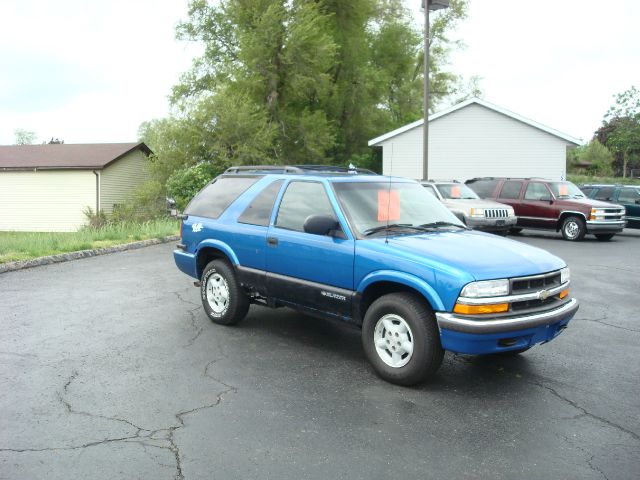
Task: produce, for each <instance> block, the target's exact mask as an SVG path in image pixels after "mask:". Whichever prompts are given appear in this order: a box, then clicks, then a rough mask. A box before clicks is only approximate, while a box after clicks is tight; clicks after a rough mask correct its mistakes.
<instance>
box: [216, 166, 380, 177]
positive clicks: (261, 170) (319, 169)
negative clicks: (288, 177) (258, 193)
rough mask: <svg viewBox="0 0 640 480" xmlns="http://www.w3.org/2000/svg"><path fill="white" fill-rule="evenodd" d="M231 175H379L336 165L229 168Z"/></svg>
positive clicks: (227, 172)
mask: <svg viewBox="0 0 640 480" xmlns="http://www.w3.org/2000/svg"><path fill="white" fill-rule="evenodd" d="M224 173H225V174H229V173H253V174H269V173H271V174H278V173H279V174H284V173H294V174H305V173H347V174H358V173H361V174H367V175H377V173H375V172H374V171H372V170H368V169H366V168H356V167H351V166H349V167H342V166H336V165H242V166H238V167H229V168H227V169H226V170H225V172H224Z"/></svg>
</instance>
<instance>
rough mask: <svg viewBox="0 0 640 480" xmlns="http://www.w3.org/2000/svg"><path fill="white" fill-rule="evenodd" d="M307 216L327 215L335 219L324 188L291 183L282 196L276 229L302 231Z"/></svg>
mask: <svg viewBox="0 0 640 480" xmlns="http://www.w3.org/2000/svg"><path fill="white" fill-rule="evenodd" d="M309 215H329V216H331V217H334V218H335V213H334V211H333V207H332V206H331V203H330V202H329V197H327V192H325V190H324V186H323V185H322V184H321V183H318V182H291V183H290V184H289V185H288V186H287V190H286V191H285V192H284V195H283V196H282V201H281V202H280V210H278V218H277V219H276V227H279V228H286V229H287V230H295V231H298V232H303V231H304V228H303V226H304V221H305V220H306V219H307V217H309Z"/></svg>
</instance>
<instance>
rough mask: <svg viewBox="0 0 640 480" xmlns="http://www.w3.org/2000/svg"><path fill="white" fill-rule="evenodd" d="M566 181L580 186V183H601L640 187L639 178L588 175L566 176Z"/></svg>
mask: <svg viewBox="0 0 640 480" xmlns="http://www.w3.org/2000/svg"><path fill="white" fill-rule="evenodd" d="M567 180H569V181H570V182H573V183H575V184H576V185H580V184H582V183H602V184H613V185H615V184H625V185H640V178H622V177H592V176H590V175H573V174H571V173H570V174H569V175H567Z"/></svg>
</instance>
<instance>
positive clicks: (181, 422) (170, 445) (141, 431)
mask: <svg viewBox="0 0 640 480" xmlns="http://www.w3.org/2000/svg"><path fill="white" fill-rule="evenodd" d="M222 358H223V357H220V358H216V359H215V360H212V361H210V362H209V363H207V364H206V365H205V367H204V371H203V374H202V376H203V377H207V378H209V379H211V380H213V381H215V382H216V383H219V384H220V385H223V386H224V387H226V388H225V389H224V390H223V391H221V392H219V393H217V394H216V399H215V401H214V402H212V403H209V404H206V405H201V406H198V407H195V408H192V409H189V410H184V411H180V412H178V413H176V414H174V417H175V418H176V420H177V421H178V424H177V425H173V426H171V427H168V428H162V429H156V430H150V429H147V428H143V427H140V426H138V425H136V424H135V423H133V422H132V421H130V420H127V419H125V418H120V417H108V416H106V415H99V414H94V413H90V412H85V411H79V410H74V408H73V407H72V405H71V403H70V402H69V401H68V400H67V399H66V396H67V395H69V387H70V386H71V384H72V383H73V381H74V380H75V379H76V378H78V376H79V372H78V371H77V370H73V371H72V373H71V375H70V376H69V378H68V379H67V381H66V382H65V383H64V385H63V386H62V392H56V393H57V396H58V400H59V401H60V403H61V404H62V405H63V406H64V408H65V410H66V412H67V413H69V414H73V415H81V416H86V417H91V418H100V419H104V420H110V421H114V422H120V423H125V424H126V425H129V426H130V427H133V428H135V430H136V431H135V434H133V435H128V436H123V437H115V438H105V439H102V440H96V441H93V442H88V443H84V444H81V445H70V446H60V447H43V448H0V452H13V453H24V452H55V451H70V450H81V449H85V448H91V447H96V446H100V445H106V444H110V443H118V442H123V443H136V444H139V445H141V446H142V447H143V449H144V450H145V452H146V447H153V448H158V449H161V450H168V451H169V452H171V454H172V455H173V458H174V460H175V466H174V468H175V469H176V473H175V475H174V480H184V474H183V472H182V459H181V455H180V447H179V446H178V444H177V442H176V440H175V437H174V435H175V432H176V431H177V430H180V429H181V428H185V427H186V423H185V417H186V416H188V415H191V414H193V413H196V412H199V411H202V410H206V409H209V408H213V407H216V406H218V405H220V403H221V402H222V398H223V397H224V396H225V395H226V394H227V393H229V392H234V393H235V392H237V391H238V389H237V388H236V387H234V386H232V385H229V384H227V383H225V382H223V381H222V380H220V379H218V378H216V377H214V376H213V375H211V374H210V373H209V370H210V368H211V367H212V366H213V365H214V364H215V363H216V362H218V361H219V360H221V359H222ZM161 432H164V433H165V436H164V438H158V437H156V435H158V434H159V433H161ZM151 441H155V442H161V443H166V445H156V444H153V443H150V442H151ZM156 463H158V465H161V466H165V467H167V466H168V465H166V464H163V463H161V462H156Z"/></svg>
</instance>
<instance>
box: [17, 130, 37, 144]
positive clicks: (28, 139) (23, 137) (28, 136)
mask: <svg viewBox="0 0 640 480" xmlns="http://www.w3.org/2000/svg"><path fill="white" fill-rule="evenodd" d="M13 137H14V141H13V144H14V145H33V144H34V143H35V141H36V132H30V131H29V130H24V129H22V128H16V129H15V130H14V131H13Z"/></svg>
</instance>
